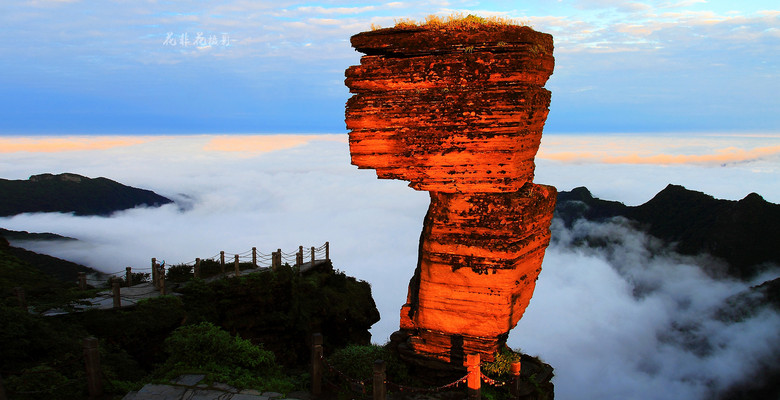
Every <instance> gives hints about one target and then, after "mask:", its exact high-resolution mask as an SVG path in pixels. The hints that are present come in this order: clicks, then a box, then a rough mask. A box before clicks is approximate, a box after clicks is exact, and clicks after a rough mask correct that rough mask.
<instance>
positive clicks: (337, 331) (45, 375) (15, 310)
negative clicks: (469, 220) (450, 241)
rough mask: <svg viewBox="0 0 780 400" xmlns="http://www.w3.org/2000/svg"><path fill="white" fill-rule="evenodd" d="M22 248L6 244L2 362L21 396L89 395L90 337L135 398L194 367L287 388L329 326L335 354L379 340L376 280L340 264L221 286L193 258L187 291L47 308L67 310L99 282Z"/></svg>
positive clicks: (297, 383) (122, 388)
mask: <svg viewBox="0 0 780 400" xmlns="http://www.w3.org/2000/svg"><path fill="white" fill-rule="evenodd" d="M13 249H14V248H13V247H11V246H9V245H8V244H7V242H5V241H4V240H2V243H0V293H1V294H2V297H0V320H2V321H3V324H0V354H2V355H3V356H2V357H0V370H2V371H5V372H4V373H3V381H4V386H5V388H6V390H7V392H9V398H10V399H28V398H29V399H37V398H42V397H44V398H46V397H51V396H54V394H55V393H56V396H57V398H62V399H82V398H85V397H86V393H85V391H86V378H85V376H84V360H83V354H82V341H83V339H84V338H85V337H88V336H95V337H97V338H98V339H99V343H100V354H101V366H102V370H103V375H104V386H105V391H106V392H107V393H109V394H113V395H116V396H120V395H124V394H125V393H127V392H128V391H130V390H134V389H138V388H140V387H141V386H142V385H143V384H145V383H148V382H150V381H160V382H164V381H167V380H169V379H171V378H175V377H176V376H178V374H184V373H202V374H206V375H207V378H206V380H207V381H211V382H222V383H227V384H230V385H232V386H235V387H239V388H253V389H257V390H261V391H266V390H268V391H277V392H281V393H287V392H290V391H293V390H300V389H304V388H305V387H306V386H307V385H308V383H307V381H308V379H309V378H308V373H307V372H305V371H306V364H307V362H308V358H309V346H308V342H309V340H310V337H311V334H312V333H314V332H321V333H323V334H324V336H325V337H326V346H327V348H328V349H329V351H332V350H333V349H335V348H338V347H343V346H345V345H346V344H348V343H361V344H368V343H369V341H370V340H369V339H370V334H369V333H368V328H370V326H371V325H372V324H373V323H374V322H376V321H377V320H378V319H379V313H378V311H377V310H376V307H375V305H374V302H373V299H372V298H371V287H370V286H369V285H368V283H366V282H362V281H358V280H356V279H354V278H351V277H348V276H346V275H345V274H344V273H342V272H339V271H334V270H333V269H332V266H331V265H330V264H325V265H321V266H319V267H318V269H317V270H315V271H309V272H307V273H305V274H303V275H301V274H300V273H299V272H298V271H297V270H295V269H293V268H291V267H289V266H283V267H281V268H279V269H278V270H277V271H265V272H262V273H253V274H251V275H247V276H242V277H239V278H229V279H221V280H217V281H215V282H211V283H207V282H205V281H203V280H201V279H191V278H190V277H191V270H188V267H187V266H174V267H172V268H169V269H168V271H167V272H168V275H167V277H166V278H167V279H171V280H180V281H185V280H187V279H191V280H190V282H189V283H188V284H187V285H184V286H183V288H182V289H181V293H177V294H175V295H168V296H162V297H157V298H153V299H147V300H143V301H140V302H139V303H138V304H137V305H136V306H135V307H133V308H125V309H118V310H113V309H111V310H88V311H84V312H73V313H69V314H62V315H57V316H51V317H46V316H42V315H40V314H38V312H42V311H45V310H48V309H51V308H60V309H67V308H68V305H69V304H73V303H74V302H78V300H79V299H83V298H91V297H94V295H95V293H96V292H97V291H98V290H100V289H90V290H86V291H80V290H78V289H77V287H76V285H75V283H65V282H62V281H60V280H58V279H56V278H54V277H53V276H51V275H49V274H46V273H44V272H42V271H40V270H39V269H38V268H37V267H36V266H35V265H33V264H31V263H29V262H26V261H25V260H22V259H20V258H19V257H16V256H15V255H14V254H13ZM211 264H213V265H211ZM203 265H205V269H206V272H207V273H208V271H209V270H210V269H211V270H214V272H218V271H219V270H220V267H219V264H218V263H215V262H210V263H209V262H204V263H203ZM203 265H202V266H203ZM229 267H230V269H232V267H233V265H232V264H230V265H229ZM240 267H241V268H242V269H245V268H249V267H251V264H249V263H242V264H241V265H240ZM226 269H227V268H226ZM146 275H148V274H140V275H135V276H134V280H136V281H137V280H139V278H148V276H146ZM74 282H75V280H74ZM14 287H23V288H24V289H25V291H26V293H27V296H26V299H27V303H28V305H29V310H24V309H22V308H21V307H20V306H19V304H18V301H17V299H16V297H15V294H14V291H13V288H14ZM9 372H10V373H9Z"/></svg>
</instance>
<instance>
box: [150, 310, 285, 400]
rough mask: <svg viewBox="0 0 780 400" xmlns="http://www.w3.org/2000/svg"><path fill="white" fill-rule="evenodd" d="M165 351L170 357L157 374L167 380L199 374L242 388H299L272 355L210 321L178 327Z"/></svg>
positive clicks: (168, 340) (280, 389)
mask: <svg viewBox="0 0 780 400" xmlns="http://www.w3.org/2000/svg"><path fill="white" fill-rule="evenodd" d="M165 352H166V353H167V354H169V357H168V359H167V360H166V361H165V363H164V364H163V365H162V366H160V367H159V368H158V369H157V373H156V375H158V376H161V377H164V378H165V379H172V378H175V377H177V376H179V375H181V374H185V373H193V372H197V373H203V374H206V380H207V381H211V382H223V383H227V384H229V385H232V386H235V387H239V388H254V389H260V390H273V391H279V392H289V391H291V390H293V389H294V388H295V386H296V384H295V383H294V382H293V381H291V380H289V379H284V378H283V377H282V376H281V374H280V369H279V367H278V366H277V365H276V363H275V357H274V354H273V353H272V352H270V351H268V350H265V349H263V348H262V346H256V345H253V344H252V343H251V342H249V341H248V340H244V339H241V338H240V337H239V336H231V335H230V334H229V333H228V332H226V331H224V330H222V329H220V328H218V327H217V326H214V324H212V323H210V322H201V323H198V324H195V325H187V326H182V327H179V328H177V329H176V330H175V331H173V333H171V335H170V336H169V337H168V338H167V339H165Z"/></svg>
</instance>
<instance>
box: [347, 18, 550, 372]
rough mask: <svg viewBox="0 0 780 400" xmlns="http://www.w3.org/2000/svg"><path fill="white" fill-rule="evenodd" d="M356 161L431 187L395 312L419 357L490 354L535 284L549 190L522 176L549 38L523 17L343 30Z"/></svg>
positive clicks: (544, 108) (543, 108)
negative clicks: (480, 24) (349, 50)
mask: <svg viewBox="0 0 780 400" xmlns="http://www.w3.org/2000/svg"><path fill="white" fill-rule="evenodd" d="M352 45H353V46H354V47H355V48H356V49H357V50H359V51H361V52H363V53H365V54H366V56H364V57H362V59H361V63H360V65H357V66H352V67H350V68H349V69H347V71H346V77H347V79H346V81H345V82H346V85H347V86H348V87H349V88H350V91H351V92H352V93H353V94H354V95H353V96H352V98H350V99H349V101H348V102H347V108H346V124H347V128H348V129H349V130H350V134H349V142H350V152H351V155H352V163H353V164H355V165H357V166H358V167H359V168H372V169H375V170H376V172H377V176H378V177H379V178H387V179H402V180H407V181H409V182H410V183H409V185H410V186H411V187H413V188H414V189H417V190H426V191H429V192H431V205H430V208H429V209H428V215H427V216H426V219H425V224H424V227H423V233H422V236H421V238H420V254H419V257H420V259H419V264H418V268H417V270H416V272H415V276H414V278H413V279H412V281H411V282H410V285H409V295H408V298H407V303H406V304H405V305H404V306H403V307H402V310H401V329H402V331H403V332H405V335H406V338H405V340H406V343H405V345H406V347H408V348H409V349H411V350H412V351H413V353H414V354H415V355H416V356H423V357H427V358H433V359H437V360H441V361H444V362H447V363H452V364H458V363H462V359H463V354H464V353H471V352H479V353H482V354H483V359H486V360H491V359H492V358H493V354H494V353H495V351H496V350H497V349H498V348H499V346H501V345H502V344H503V342H504V341H505V339H506V336H507V334H508V332H509V331H510V330H511V329H512V328H513V327H514V326H515V325H516V324H517V321H518V320H519V319H520V317H521V316H522V314H523V312H524V311H525V308H526V306H527V305H528V302H529V300H530V298H531V295H532V294H533V289H534V285H535V281H536V278H537V276H538V274H539V271H540V270H541V264H542V258H543V257H544V251H545V249H546V247H547V245H548V243H549V240H550V231H549V226H550V221H551V219H552V213H553V208H554V205H555V197H556V191H555V188H553V187H550V186H543V185H535V184H533V183H532V180H533V173H534V157H535V155H536V152H537V150H538V148H539V142H540V139H541V135H542V129H543V127H544V123H545V120H546V118H547V113H548V111H549V105H550V92H549V91H548V90H546V89H544V88H543V85H544V84H545V82H546V81H547V79H548V78H549V77H550V75H551V74H552V70H553V66H554V59H553V57H552V51H553V44H552V36H550V35H548V34H544V33H539V32H536V31H533V30H532V29H530V28H527V27H519V26H485V29H479V30H455V31H453V30H443V29H429V28H424V27H423V28H415V29H395V28H391V29H382V30H377V31H371V32H364V33H360V34H358V35H355V36H353V37H352Z"/></svg>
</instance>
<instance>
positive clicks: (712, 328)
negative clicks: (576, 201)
mask: <svg viewBox="0 0 780 400" xmlns="http://www.w3.org/2000/svg"><path fill="white" fill-rule="evenodd" d="M57 140H58V139H57V138H39V139H23V138H16V139H13V138H11V139H0V142H1V143H0V145H2V148H4V149H6V150H0V153H2V157H1V158H0V177H2V178H6V179H26V178H27V177H29V176H30V175H33V174H39V173H45V172H50V173H62V172H71V173H77V174H81V175H85V176H89V177H98V176H104V177H107V178H110V179H113V180H116V181H119V182H121V183H124V184H127V185H130V186H135V187H141V188H145V189H151V190H154V191H155V192H157V193H159V194H161V195H164V196H166V197H169V198H171V199H173V200H175V202H176V204H170V205H165V206H163V207H159V208H138V209H133V210H128V211H124V212H119V213H116V214H115V215H113V216H111V217H75V216H72V215H69V214H58V213H48V214H25V215H19V216H14V217H9V218H0V227H4V228H7V229H13V230H27V231H32V232H54V233H58V234H61V235H65V236H70V237H75V238H78V239H79V240H78V241H76V242H33V243H30V242H28V243H18V245H23V246H24V247H27V248H29V249H31V250H34V251H39V252H43V253H47V254H52V255H55V256H57V257H60V258H64V259H68V260H71V261H75V262H79V263H82V264H85V265H88V266H90V267H93V268H95V269H98V270H102V271H105V272H114V271H121V270H124V268H125V267H126V266H132V267H135V268H146V267H148V266H149V265H150V259H151V258H152V257H156V258H157V259H158V260H165V261H166V262H167V263H168V264H169V265H170V264H177V263H183V262H189V261H192V260H194V259H195V258H196V257H201V258H207V257H211V256H213V255H215V254H217V253H218V252H219V251H220V250H224V251H226V252H227V253H231V254H232V253H242V252H245V251H247V250H249V249H251V248H252V247H257V248H258V251H261V252H263V253H268V252H270V251H272V250H275V249H277V248H281V249H283V250H285V251H292V250H293V249H297V247H298V246H299V245H302V246H304V247H305V248H308V247H310V246H315V247H318V246H320V245H322V244H323V243H324V242H325V241H329V242H330V254H331V258H332V259H333V261H334V265H335V267H336V268H338V269H340V270H343V271H345V272H346V273H348V274H350V275H353V276H356V277H358V278H359V279H363V280H366V281H368V282H369V283H371V285H372V290H373V295H374V298H375V300H376V303H377V307H378V308H379V311H380V313H381V315H382V320H381V321H380V322H379V323H377V324H376V325H375V326H374V327H373V329H372V333H373V338H374V342H377V343H384V342H385V341H386V340H387V339H388V337H389V335H390V334H391V333H392V332H393V331H394V330H396V329H397V328H398V319H399V317H398V316H399V309H400V306H401V305H402V303H403V302H404V301H405V298H406V291H407V284H408V280H409V278H410V277H411V276H412V274H413V271H414V267H415V265H416V260H417V245H418V239H419V234H420V230H421V228H422V221H423V217H424V215H425V212H426V209H427V205H428V201H429V199H428V194H427V193H425V192H417V191H414V190H412V189H410V188H408V187H407V186H406V183H405V182H401V181H388V180H378V179H376V176H375V174H374V172H373V171H370V170H358V169H357V168H355V167H354V166H352V165H351V164H350V160H349V150H348V145H347V141H346V135H311V136H307V135H280V136H273V137H271V136H215V135H202V136H149V137H132V138H124V139H123V138H116V137H103V138H100V137H91V138H72V139H70V140H66V141H63V142H61V143H60V144H59V147H58V146H56V145H51V143H56V142H57ZM47 143H48V144H49V146H48V147H47V146H46V144H47ZM778 144H780V137H778V136H776V135H775V136H773V135H758V136H756V135H754V136H739V137H735V136H706V137H705V136H696V137H693V138H692V137H673V136H664V137H660V138H659V137H651V136H642V137H636V136H615V135H610V136H603V135H589V136H583V135H547V136H546V137H545V140H544V141H543V145H542V150H541V151H540V153H539V157H538V158H537V169H536V178H535V181H536V182H538V183H545V184H551V185H554V186H556V187H558V188H559V189H560V190H571V189H572V188H574V187H576V186H587V187H588V188H589V189H591V191H592V192H593V193H594V195H595V196H598V197H601V198H604V199H610V200H619V201H623V202H624V203H626V204H629V205H636V204H640V203H643V202H645V201H647V200H649V199H650V198H651V197H652V196H653V195H654V194H655V193H657V192H658V191H660V190H661V189H663V188H664V187H665V186H666V185H667V184H669V183H675V184H681V185H684V186H686V187H687V188H689V189H694V190H699V191H703V192H705V193H708V194H712V195H714V196H715V197H718V198H726V199H732V200H737V199H740V198H742V197H744V196H745V195H747V194H748V193H750V192H757V193H759V194H761V195H763V196H764V198H765V199H767V200H769V201H772V202H775V203H778V202H780V187H778V186H777V184H776V182H778V181H779V180H780V179H778V178H780V150H778V149H780V148H778V147H777V146H778ZM63 146H65V147H63ZM773 146H774V147H773ZM572 149H574V150H572ZM662 156H670V157H662ZM553 237H554V239H553V243H552V244H551V245H550V247H549V248H548V250H547V255H546V257H545V261H544V265H543V270H542V273H541V275H540V278H539V281H538V282H537V288H536V291H535V294H534V298H533V299H532V301H531V304H530V306H529V308H528V310H527V311H526V314H525V316H524V317H523V319H522V320H521V321H520V323H519V324H518V326H517V328H515V329H514V330H513V331H512V333H511V335H510V339H509V344H510V345H511V346H512V347H513V348H521V349H522V350H523V351H525V352H527V353H530V354H535V355H539V356H541V357H542V359H544V360H545V361H546V362H549V363H550V364H551V365H553V366H554V367H555V374H556V376H555V379H554V383H555V386H556V398H559V399H564V400H565V399H583V398H598V399H634V398H635V399H639V398H641V399H696V398H710V397H711V395H712V393H715V392H718V391H721V390H723V389H724V388H728V387H729V386H730V385H732V384H735V383H739V382H741V381H744V380H746V379H749V378H750V377H751V376H752V375H753V374H754V373H755V372H756V368H761V367H762V366H764V365H765V364H770V365H772V364H774V365H776V363H777V361H776V360H777V359H780V358H779V357H778V356H780V317H778V314H777V313H776V312H773V311H771V310H768V309H759V310H757V311H755V312H753V313H749V314H746V315H741V314H739V313H737V314H738V315H741V316H739V317H737V316H735V315H737V314H735V313H734V312H729V309H728V308H726V309H725V311H724V307H726V304H728V303H729V300H730V299H734V297H733V296H735V295H738V294H740V293H744V292H745V291H746V290H747V289H748V288H749V287H750V286H752V285H755V284H757V283H760V282H763V281H764V280H766V279H771V278H775V277H777V276H778V275H780V273H779V272H778V270H777V269H769V270H768V271H767V272H766V273H765V274H764V275H762V276H761V277H758V278H756V279H755V280H754V281H750V282H740V281H734V280H729V279H723V278H718V277H715V276H716V275H713V274H707V273H706V272H704V270H703V269H702V268H701V266H702V265H704V266H708V267H710V268H709V269H713V268H715V267H717V261H714V260H711V259H709V258H708V257H707V256H706V255H702V256H701V257H683V256H680V255H678V254H675V253H674V252H673V251H671V250H669V248H668V247H667V246H665V245H664V244H663V243H659V242H658V241H656V240H654V239H653V238H650V237H647V236H646V235H644V234H642V233H641V232H638V231H636V230H635V229H633V228H632V227H631V226H630V225H629V224H626V223H625V221H621V220H615V221H612V222H609V223H602V224H595V223H589V222H580V223H577V224H575V225H574V226H573V227H571V228H566V227H564V226H562V225H561V224H558V223H555V224H554V225H553ZM585 237H592V238H600V239H602V242H604V243H607V245H606V246H603V247H599V248H591V247H587V246H582V245H581V243H582V240H580V239H582V238H585ZM732 311H733V310H732ZM762 363H763V364H762Z"/></svg>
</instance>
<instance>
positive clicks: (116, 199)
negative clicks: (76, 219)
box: [0, 173, 173, 217]
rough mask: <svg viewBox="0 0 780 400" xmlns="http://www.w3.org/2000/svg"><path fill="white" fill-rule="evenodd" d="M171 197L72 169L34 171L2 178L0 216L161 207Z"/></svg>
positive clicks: (99, 211) (105, 211) (95, 213)
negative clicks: (16, 177) (22, 177)
mask: <svg viewBox="0 0 780 400" xmlns="http://www.w3.org/2000/svg"><path fill="white" fill-rule="evenodd" d="M168 203H173V201H172V200H170V199H168V198H166V197H163V196H160V195H159V194H157V193H155V192H153V191H151V190H146V189H139V188H135V187H132V186H126V185H123V184H121V183H119V182H116V181H113V180H111V179H108V178H103V177H99V178H88V177H85V176H82V175H78V174H73V173H62V174H57V175H55V174H50V173H45V174H39V175H32V176H30V178H29V179H27V180H8V179H1V178H0V217H7V216H12V215H16V214H22V213H28V212H63V213H69V212H72V213H74V215H78V216H84V215H100V216H108V215H111V214H113V213H114V212H117V211H122V210H126V209H130V208H135V207H139V206H146V207H159V206H162V205H164V204H168Z"/></svg>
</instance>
